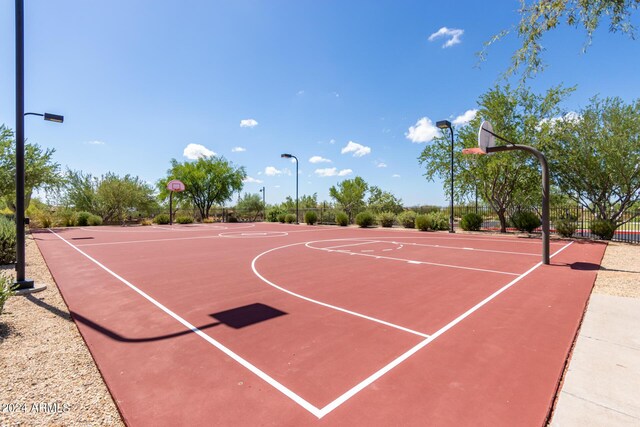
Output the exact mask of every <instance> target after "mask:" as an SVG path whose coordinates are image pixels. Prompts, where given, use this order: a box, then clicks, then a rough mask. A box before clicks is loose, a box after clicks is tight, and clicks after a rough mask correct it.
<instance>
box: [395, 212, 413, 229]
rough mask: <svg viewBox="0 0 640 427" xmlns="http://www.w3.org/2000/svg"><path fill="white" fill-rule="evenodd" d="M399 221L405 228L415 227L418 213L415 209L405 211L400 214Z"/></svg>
mask: <svg viewBox="0 0 640 427" xmlns="http://www.w3.org/2000/svg"><path fill="white" fill-rule="evenodd" d="M398 222H399V223H400V224H402V226H403V227H404V228H415V226H416V213H415V212H414V211H404V212H402V213H401V214H400V215H398Z"/></svg>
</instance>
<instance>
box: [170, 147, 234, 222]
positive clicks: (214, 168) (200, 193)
mask: <svg viewBox="0 0 640 427" xmlns="http://www.w3.org/2000/svg"><path fill="white" fill-rule="evenodd" d="M246 177H247V173H246V171H245V168H244V167H243V166H239V167H236V166H234V165H233V163H231V162H230V161H228V160H226V159H225V158H224V157H216V156H209V157H201V158H199V159H198V160H195V161H192V162H189V161H185V162H184V163H180V162H179V161H177V160H176V159H171V168H170V169H169V170H167V177H166V178H164V179H161V180H160V181H159V182H158V190H159V191H160V197H161V198H163V199H164V198H168V197H169V191H168V190H167V183H168V182H169V181H171V180H172V179H179V180H180V181H182V182H183V183H184V185H185V187H186V189H185V191H184V192H183V195H182V196H181V197H187V198H189V199H190V200H191V202H192V203H193V205H194V206H195V207H196V208H197V209H198V211H199V212H200V216H201V218H207V217H208V216H209V211H210V210H211V207H212V206H214V205H223V204H224V203H225V202H227V201H229V200H231V198H232V197H233V194H234V193H236V192H240V191H242V187H243V180H244V179H245V178H246Z"/></svg>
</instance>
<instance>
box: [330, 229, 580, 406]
mask: <svg viewBox="0 0 640 427" xmlns="http://www.w3.org/2000/svg"><path fill="white" fill-rule="evenodd" d="M572 243H573V242H569V244H567V245H566V246H563V247H562V248H560V249H559V250H558V251H556V252H555V253H554V254H553V255H551V256H550V257H549V258H552V257H554V256H556V255H558V254H559V253H560V252H562V251H563V250H565V249H566V248H568V247H569V246H571V244H572ZM541 265H542V261H540V262H538V263H537V264H536V265H534V266H533V267H531V268H530V269H529V270H527V271H525V272H524V273H522V274H521V275H520V276H518V277H516V278H515V279H513V280H512V281H511V282H509V283H507V284H506V285H504V286H503V287H502V288H500V289H498V290H497V291H495V292H494V293H493V294H491V295H489V296H488V297H487V298H485V299H483V300H482V301H480V302H479V303H478V304H476V305H474V306H473V307H471V308H470V309H469V310H467V311H465V312H464V313H462V314H461V315H460V316H458V317H456V318H455V319H454V320H452V321H451V322H449V323H448V324H447V325H445V326H444V327H442V328H440V329H439V330H438V331H436V332H435V333H434V334H432V335H431V336H430V337H429V338H427V339H426V340H424V341H422V342H421V343H418V344H417V345H416V346H414V347H413V348H411V349H410V350H409V351H407V352H406V353H404V354H403V355H401V356H400V357H398V358H397V359H395V360H394V361H393V362H391V363H389V364H388V365H387V366H385V367H384V368H382V369H380V370H379V371H377V372H376V373H374V374H373V375H371V376H370V377H369V378H367V379H365V380H364V381H362V382H361V383H359V384H357V385H356V386H355V387H353V388H352V389H351V390H349V391H347V392H346V393H344V394H343V395H342V396H340V397H338V398H337V399H336V400H334V401H333V402H331V403H329V404H328V405H327V406H325V407H324V408H322V409H321V410H320V413H321V417H323V416H325V415H327V414H328V413H329V412H331V411H333V410H334V409H336V408H337V407H338V406H340V405H342V404H343V403H344V402H346V401H347V400H349V399H350V398H352V397H353V396H355V395H356V394H357V393H358V392H360V391H362V390H363V389H364V388H365V387H367V386H369V385H371V384H372V383H373V382H374V381H376V380H377V379H379V378H380V377H382V376H383V375H384V374H386V373H387V372H389V371H390V370H392V369H393V368H395V367H396V366H398V365H399V364H400V363H402V362H404V361H405V360H407V359H408V358H409V357H410V356H412V355H413V354H415V353H416V352H417V351H418V350H420V349H422V348H424V347H426V346H427V344H430V343H432V342H433V341H434V340H435V339H436V338H438V337H439V336H440V335H442V334H444V333H445V332H447V331H448V330H449V329H451V328H453V327H454V326H456V325H457V324H458V323H460V322H462V321H463V320H464V319H466V318H467V317H469V316H470V315H471V314H473V313H474V312H475V311H477V310H478V309H480V308H481V307H483V306H484V305H486V304H487V303H488V302H489V301H491V300H493V299H494V298H495V297H497V296H498V295H500V294H501V293H503V292H504V291H506V290H507V289H509V288H510V287H512V286H513V285H515V284H516V283H518V282H519V281H520V280H522V279H524V278H525V277H526V276H528V275H529V274H530V273H531V272H532V271H534V270H536V269H537V268H538V267H540V266H541Z"/></svg>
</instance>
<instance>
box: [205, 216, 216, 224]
mask: <svg viewBox="0 0 640 427" xmlns="http://www.w3.org/2000/svg"><path fill="white" fill-rule="evenodd" d="M202 222H203V223H205V224H213V223H214V222H215V220H214V219H213V218H211V217H210V216H208V217H206V218H205V219H203V220H202Z"/></svg>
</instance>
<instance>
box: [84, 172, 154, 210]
mask: <svg viewBox="0 0 640 427" xmlns="http://www.w3.org/2000/svg"><path fill="white" fill-rule="evenodd" d="M95 200H96V210H95V212H96V213H97V214H98V215H100V216H101V217H102V220H103V221H105V222H106V221H124V220H125V219H126V218H127V217H128V216H129V215H130V213H131V212H133V211H137V212H139V213H141V214H143V215H145V216H147V215H148V214H149V213H150V212H151V211H153V210H154V208H155V207H156V206H157V203H156V200H155V197H154V195H153V189H152V188H151V186H150V185H149V184H147V183H146V182H144V181H143V180H141V179H140V178H138V177H137V176H135V177H134V176H131V175H125V176H124V177H119V176H118V175H116V174H114V173H111V172H109V173H107V174H106V175H103V176H102V177H101V179H100V180H98V181H97V183H96V194H95Z"/></svg>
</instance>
